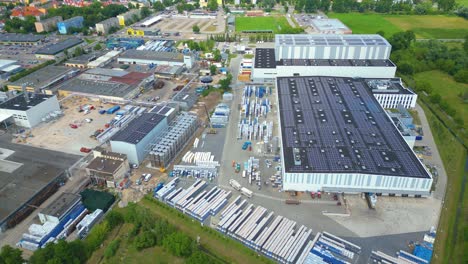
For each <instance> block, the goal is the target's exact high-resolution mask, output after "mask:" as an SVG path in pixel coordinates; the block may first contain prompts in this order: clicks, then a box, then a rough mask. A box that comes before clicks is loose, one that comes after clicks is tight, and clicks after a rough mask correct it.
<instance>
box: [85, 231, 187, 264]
mask: <svg viewBox="0 0 468 264" xmlns="http://www.w3.org/2000/svg"><path fill="white" fill-rule="evenodd" d="M132 228H133V224H123V225H122V226H121V227H120V228H116V229H114V230H112V233H111V234H110V235H109V237H108V238H107V239H106V240H105V241H104V243H103V244H102V245H103V246H102V247H101V248H100V249H99V250H97V251H95V252H94V254H93V255H92V256H91V258H90V259H89V260H88V263H89V264H98V263H128V264H133V263H134V264H137V263H142V264H143V263H175V264H177V263H184V260H183V259H182V258H178V257H175V256H173V255H172V254H171V253H169V252H166V251H165V250H164V249H163V248H162V247H158V246H156V247H152V248H147V249H144V250H142V251H138V250H136V249H135V247H134V246H133V245H132V243H131V242H130V241H129V240H128V239H127V237H128V234H129V232H130V230H131V229H132ZM117 238H120V239H121V242H120V246H119V249H118V250H117V253H116V254H115V256H113V257H110V258H108V259H106V258H104V257H103V255H104V251H105V249H106V248H107V246H108V245H109V243H110V242H111V241H113V240H115V239H117Z"/></svg>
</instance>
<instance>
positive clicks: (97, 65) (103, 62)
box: [87, 50, 121, 69]
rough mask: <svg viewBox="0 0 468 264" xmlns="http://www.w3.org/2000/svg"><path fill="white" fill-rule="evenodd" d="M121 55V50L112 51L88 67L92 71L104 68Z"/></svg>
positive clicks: (90, 63)
mask: <svg viewBox="0 0 468 264" xmlns="http://www.w3.org/2000/svg"><path fill="white" fill-rule="evenodd" d="M120 53H121V51H120V50H111V51H109V52H107V53H106V54H104V55H102V56H101V57H99V58H97V59H95V60H93V61H91V62H89V63H88V65H87V67H88V68H90V69H93V68H100V67H104V66H106V65H107V64H109V63H111V62H112V60H113V59H114V58H116V57H117V56H118V55H119V54H120Z"/></svg>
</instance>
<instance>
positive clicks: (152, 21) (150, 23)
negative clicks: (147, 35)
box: [140, 16, 163, 27]
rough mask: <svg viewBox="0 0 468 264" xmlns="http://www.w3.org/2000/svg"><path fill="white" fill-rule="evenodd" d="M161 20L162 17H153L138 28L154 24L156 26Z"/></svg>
mask: <svg viewBox="0 0 468 264" xmlns="http://www.w3.org/2000/svg"><path fill="white" fill-rule="evenodd" d="M162 20H163V18H162V16H154V17H152V18H150V19H147V20H145V21H144V22H142V23H141V24H140V27H151V26H152V25H154V24H157V23H159V22H161V21H162Z"/></svg>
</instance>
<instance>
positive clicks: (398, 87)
mask: <svg viewBox="0 0 468 264" xmlns="http://www.w3.org/2000/svg"><path fill="white" fill-rule="evenodd" d="M368 87H369V89H370V90H371V91H372V93H373V94H374V97H375V98H376V99H377V101H378V102H379V104H380V105H381V106H382V107H383V108H397V107H398V106H399V105H403V107H405V108H414V107H415V106H416V101H417V100H418V95H417V94H416V93H414V92H413V91H411V90H410V89H408V88H406V87H404V85H403V82H402V81H401V79H400V78H392V79H378V80H369V81H368Z"/></svg>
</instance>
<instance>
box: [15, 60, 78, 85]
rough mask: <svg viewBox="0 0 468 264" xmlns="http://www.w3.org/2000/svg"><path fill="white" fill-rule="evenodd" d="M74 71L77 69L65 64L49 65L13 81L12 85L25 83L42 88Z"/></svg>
mask: <svg viewBox="0 0 468 264" xmlns="http://www.w3.org/2000/svg"><path fill="white" fill-rule="evenodd" d="M72 71H76V69H75V68H68V67H65V66H54V65H49V66H46V67H44V68H42V69H39V70H37V71H35V72H33V73H30V74H28V75H26V76H24V77H23V78H21V79H19V80H17V81H14V82H12V83H11V85H12V86H21V85H23V84H25V85H26V86H27V87H36V88H42V87H45V86H48V85H49V83H52V82H54V81H55V80H57V79H60V78H62V77H64V76H65V75H66V74H69V73H71V72H72Z"/></svg>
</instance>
